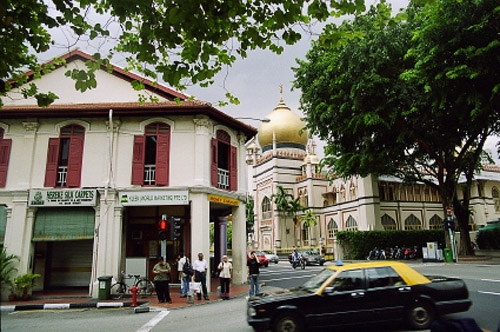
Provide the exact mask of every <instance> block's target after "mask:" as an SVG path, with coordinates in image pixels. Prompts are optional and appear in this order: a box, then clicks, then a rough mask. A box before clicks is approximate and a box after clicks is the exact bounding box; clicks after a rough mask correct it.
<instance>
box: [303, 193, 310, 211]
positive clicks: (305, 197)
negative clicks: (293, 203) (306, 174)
mask: <svg viewBox="0 0 500 332" xmlns="http://www.w3.org/2000/svg"><path fill="white" fill-rule="evenodd" d="M303 200H304V204H302V206H303V207H308V206H309V196H308V195H307V190H306V189H305V190H304V197H303Z"/></svg>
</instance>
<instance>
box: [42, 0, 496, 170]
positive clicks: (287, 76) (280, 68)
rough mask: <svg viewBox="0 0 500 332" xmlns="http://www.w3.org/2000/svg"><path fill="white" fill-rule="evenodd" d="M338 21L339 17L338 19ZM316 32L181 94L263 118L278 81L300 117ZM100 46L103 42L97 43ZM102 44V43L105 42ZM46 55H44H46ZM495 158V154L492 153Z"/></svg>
mask: <svg viewBox="0 0 500 332" xmlns="http://www.w3.org/2000/svg"><path fill="white" fill-rule="evenodd" d="M375 2H376V0H366V4H367V6H368V5H370V4H373V3H375ZM388 2H389V3H391V4H392V8H393V11H394V12H397V11H398V10H399V9H400V8H403V7H406V5H407V4H408V0H388ZM339 22H340V20H339ZM313 32H314V33H315V34H316V35H308V34H304V35H303V38H302V39H301V40H300V41H299V42H298V43H297V44H295V45H284V47H285V50H284V52H283V53H282V54H280V55H277V54H275V53H273V52H271V51H267V50H255V51H251V52H248V57H247V58H245V59H238V60H237V61H236V62H235V63H234V65H233V66H232V67H231V68H228V69H227V70H224V71H223V72H221V73H220V74H219V75H218V76H217V77H216V80H215V83H214V84H213V85H211V86H209V87H207V88H200V87H195V86H191V87H188V89H187V90H186V91H183V92H184V93H187V94H189V95H192V96H194V97H195V98H196V99H198V100H202V101H206V102H210V103H211V104H212V105H214V106H215V107H217V108H218V109H219V110H221V111H223V112H225V113H227V114H229V115H231V116H233V117H236V118H238V117H252V118H256V119H263V118H265V117H266V115H268V114H269V113H271V112H272V111H273V109H274V107H276V106H277V105H278V103H279V99H280V88H279V86H280V84H283V98H284V101H285V103H286V104H287V106H288V107H290V108H291V110H292V111H293V112H295V113H296V114H297V115H299V116H302V115H303V114H302V113H301V111H300V91H299V90H292V82H293V80H294V72H293V70H292V67H297V66H298V64H297V62H296V59H305V55H306V53H307V51H308V50H309V49H310V45H311V41H312V40H314V39H316V37H317V34H319V33H320V32H321V26H316V27H314V28H313ZM54 39H56V43H57V44H59V45H62V46H63V48H64V47H65V46H66V45H67V44H68V42H67V36H65V35H56V36H55V37H54ZM77 46H78V47H80V49H81V50H82V51H84V52H87V53H90V54H92V53H94V52H95V49H94V48H93V46H92V45H89V44H85V43H79V44H78V45H77ZM99 47H100V48H101V51H102V48H103V45H99ZM104 47H105V45H104ZM63 48H60V49H59V50H57V48H56V50H53V51H52V52H50V53H49V55H50V57H53V56H56V55H60V54H62V53H64V52H65V51H64V50H62V51H61V49H63ZM45 56H46V57H47V55H45ZM45 60H49V58H46V59H45ZM113 64H115V65H118V66H120V67H124V66H126V63H125V60H124V57H122V58H120V57H117V58H116V60H115V59H113ZM227 91H229V92H231V93H232V94H233V95H234V96H236V97H237V98H238V99H239V101H240V104H239V105H227V106H217V105H218V102H219V101H220V100H225V94H226V92H227ZM241 121H243V122H246V123H248V124H249V125H252V126H255V127H258V126H259V124H260V122H259V121H258V120H248V119H241ZM498 140H499V139H498V138H497V139H491V140H489V141H488V145H487V147H486V149H488V150H490V152H491V153H493V152H495V151H496V148H495V144H496V143H497V142H498ZM316 144H317V146H318V147H317V149H316V153H317V155H318V156H319V157H322V156H323V153H322V147H323V145H324V144H323V143H322V142H320V141H318V140H316ZM494 156H495V157H497V154H496V153H494ZM496 163H497V164H499V165H500V160H499V159H498V158H496Z"/></svg>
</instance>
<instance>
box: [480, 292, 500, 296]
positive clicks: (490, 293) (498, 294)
mask: <svg viewBox="0 0 500 332" xmlns="http://www.w3.org/2000/svg"><path fill="white" fill-rule="evenodd" d="M477 292H478V293H481V294H488V295H497V296H500V293H495V292H484V291H477Z"/></svg>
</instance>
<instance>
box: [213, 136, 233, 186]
mask: <svg viewBox="0 0 500 332" xmlns="http://www.w3.org/2000/svg"><path fill="white" fill-rule="evenodd" d="M237 171H238V156H237V150H236V147H234V146H232V145H231V136H229V134H228V133H227V132H226V131H224V130H217V133H216V138H213V139H212V169H211V172H212V185H213V186H214V187H217V188H220V189H227V190H237V188H238V183H237V182H238V173H237Z"/></svg>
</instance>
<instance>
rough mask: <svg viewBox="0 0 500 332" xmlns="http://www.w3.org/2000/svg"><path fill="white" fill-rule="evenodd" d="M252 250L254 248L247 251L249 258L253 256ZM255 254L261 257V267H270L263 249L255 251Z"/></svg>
mask: <svg viewBox="0 0 500 332" xmlns="http://www.w3.org/2000/svg"><path fill="white" fill-rule="evenodd" d="M251 252H252V250H249V251H247V259H250V258H251V256H250V253H251ZM255 254H256V255H257V257H258V258H259V265H260V266H261V267H268V266H269V261H268V260H267V258H266V254H265V253H263V252H262V251H255Z"/></svg>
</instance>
